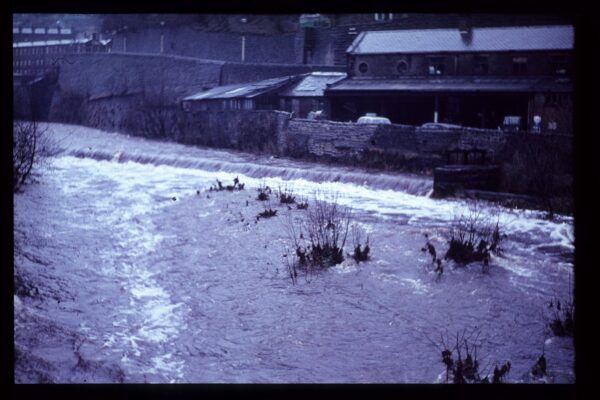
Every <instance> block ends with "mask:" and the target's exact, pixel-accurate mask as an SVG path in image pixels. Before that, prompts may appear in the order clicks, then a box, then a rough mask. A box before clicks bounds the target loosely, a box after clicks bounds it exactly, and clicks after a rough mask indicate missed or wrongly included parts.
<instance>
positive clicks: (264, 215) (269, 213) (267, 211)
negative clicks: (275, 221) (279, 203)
mask: <svg viewBox="0 0 600 400" xmlns="http://www.w3.org/2000/svg"><path fill="white" fill-rule="evenodd" d="M276 215H277V210H273V209H272V208H271V207H269V208H266V209H265V211H263V212H261V213H259V214H258V216H257V217H256V218H257V219H260V218H271V217H274V216H276Z"/></svg>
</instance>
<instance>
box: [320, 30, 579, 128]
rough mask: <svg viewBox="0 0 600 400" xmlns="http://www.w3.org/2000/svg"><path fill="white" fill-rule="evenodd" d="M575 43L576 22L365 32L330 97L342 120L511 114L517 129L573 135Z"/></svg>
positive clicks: (474, 121)
mask: <svg viewBox="0 0 600 400" xmlns="http://www.w3.org/2000/svg"><path fill="white" fill-rule="evenodd" d="M573 44H574V29H573V27H572V26H570V25H552V26H510V27H470V26H468V25H464V24H463V25H462V26H460V27H459V28H458V29H405V30H389V31H366V32H362V33H360V34H359V35H357V37H356V39H355V40H354V42H353V43H352V44H351V45H350V46H349V47H348V49H347V57H348V58H347V72H348V78H347V79H344V80H341V81H339V82H337V83H335V84H333V85H331V86H330V87H328V88H327V89H326V90H325V96H326V97H327V98H328V99H329V100H330V104H331V113H332V119H335V120H340V121H356V119H357V118H359V117H360V116H361V115H364V114H365V113H377V114H378V115H382V116H385V117H388V118H390V119H391V120H392V122H394V123H401V124H411V125H420V124H423V123H427V122H446V123H453V124H459V125H463V126H471V127H478V128H487V129H497V128H498V127H502V126H503V125H504V124H505V123H506V121H507V117H509V119H510V120H513V121H517V122H518V126H517V128H518V129H519V130H532V129H533V128H536V130H539V131H543V132H555V133H570V132H571V131H572V127H571V120H572V118H571V115H572V90H573V87H572V80H571V72H572V66H573ZM534 117H535V118H534ZM534 121H535V123H534Z"/></svg>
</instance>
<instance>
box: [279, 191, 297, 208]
mask: <svg viewBox="0 0 600 400" xmlns="http://www.w3.org/2000/svg"><path fill="white" fill-rule="evenodd" d="M276 195H277V198H278V199H279V202H280V203H281V204H293V203H295V202H296V196H294V190H293V189H290V188H288V187H284V188H283V189H281V187H279V188H278V189H277V192H276Z"/></svg>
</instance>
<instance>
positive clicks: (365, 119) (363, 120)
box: [356, 114, 392, 125]
mask: <svg viewBox="0 0 600 400" xmlns="http://www.w3.org/2000/svg"><path fill="white" fill-rule="evenodd" d="M356 123H357V124H382V125H390V124H391V123H392V122H391V121H390V120H389V118H385V117H378V116H377V115H375V114H367V115H365V116H362V117H360V118H359V119H358V121H356Z"/></svg>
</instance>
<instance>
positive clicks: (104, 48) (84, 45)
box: [13, 36, 111, 76]
mask: <svg viewBox="0 0 600 400" xmlns="http://www.w3.org/2000/svg"><path fill="white" fill-rule="evenodd" d="M110 49H111V41H110V40H99V39H98V37H97V36H93V37H92V38H90V39H52V40H37V41H32V42H13V74H16V75H33V76H39V75H43V74H44V73H45V72H48V71H49V70H51V69H52V68H54V67H56V65H57V64H58V61H59V60H60V59H61V58H68V55H69V54H77V53H96V52H103V53H106V52H110Z"/></svg>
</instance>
